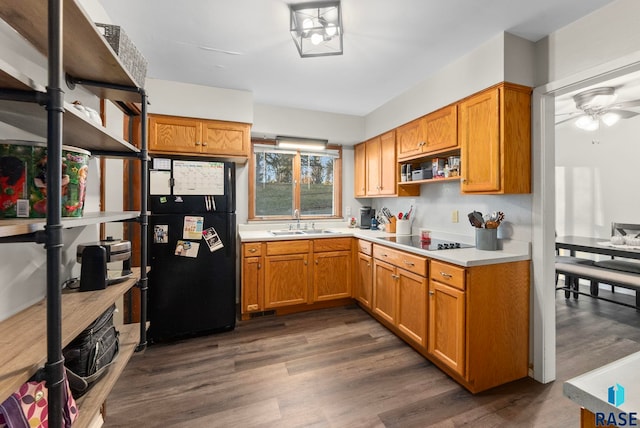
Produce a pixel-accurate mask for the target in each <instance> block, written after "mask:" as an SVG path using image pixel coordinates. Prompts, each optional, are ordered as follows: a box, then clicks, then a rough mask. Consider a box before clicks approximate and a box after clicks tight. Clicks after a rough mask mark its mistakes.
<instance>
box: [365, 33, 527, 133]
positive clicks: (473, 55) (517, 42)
mask: <svg viewBox="0 0 640 428" xmlns="http://www.w3.org/2000/svg"><path fill="white" fill-rule="evenodd" d="M534 48H535V46H534V44H533V43H531V42H529V41H527V40H524V39H521V38H519V37H517V36H514V35H512V34H508V33H501V34H498V35H496V36H495V37H494V38H493V39H491V40H489V41H487V42H486V43H484V44H482V45H481V46H479V47H478V48H476V49H474V50H473V51H471V52H469V53H468V54H467V55H465V56H463V57H461V58H459V59H457V60H455V61H454V62H452V63H451V64H449V65H447V66H446V67H444V68H442V69H441V70H439V71H438V72H436V73H434V74H433V75H431V76H425V80H424V81H422V82H421V83H420V84H418V85H416V86H414V87H412V88H410V89H409V90H407V91H406V92H404V93H402V94H400V95H398V96H397V97H395V98H393V99H392V100H390V101H389V102H387V103H385V104H384V105H382V106H380V107H379V108H377V109H376V110H374V111H373V112H371V113H370V114H368V115H367V116H366V122H365V137H366V138H371V137H374V136H376V135H379V134H381V133H383V132H385V131H388V130H389V129H393V128H395V127H396V126H399V125H402V124H404V123H407V122H409V121H411V120H413V119H415V118H417V117H420V116H422V115H424V114H426V113H430V112H432V111H434V110H437V109H438V108H440V107H444V106H446V105H448V104H451V103H453V102H456V101H458V100H460V99H462V98H465V97H467V96H469V95H471V94H473V93H475V92H478V91H481V90H483V89H485V88H487V87H489V86H491V85H494V84H496V83H499V82H502V81H504V80H507V81H509V82H512V83H519V84H522V85H527V86H533V84H534V79H533V74H534V72H533V67H531V65H532V64H533V62H534V53H535V51H534Z"/></svg>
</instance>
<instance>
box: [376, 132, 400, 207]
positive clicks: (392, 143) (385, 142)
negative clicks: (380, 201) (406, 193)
mask: <svg viewBox="0 0 640 428" xmlns="http://www.w3.org/2000/svg"><path fill="white" fill-rule="evenodd" d="M397 166H398V165H397V164H396V133H395V131H391V132H387V133H386V134H383V135H382V136H381V137H380V191H379V194H380V195H385V196H389V195H395V194H396V179H397V177H396V168H397Z"/></svg>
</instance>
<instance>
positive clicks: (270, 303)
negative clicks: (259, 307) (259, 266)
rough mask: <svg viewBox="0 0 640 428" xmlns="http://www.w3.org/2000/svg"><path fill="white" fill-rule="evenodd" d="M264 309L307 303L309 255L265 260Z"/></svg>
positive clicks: (290, 255)
mask: <svg viewBox="0 0 640 428" xmlns="http://www.w3.org/2000/svg"><path fill="white" fill-rule="evenodd" d="M264 273H265V280H264V297H265V302H264V303H265V304H264V306H265V308H266V309H272V308H277V307H279V306H289V305H299V304H302V303H307V300H308V297H309V294H308V293H309V282H308V278H309V255H308V254H306V253H305V254H288V255H282V256H267V257H266V259H265V270H264Z"/></svg>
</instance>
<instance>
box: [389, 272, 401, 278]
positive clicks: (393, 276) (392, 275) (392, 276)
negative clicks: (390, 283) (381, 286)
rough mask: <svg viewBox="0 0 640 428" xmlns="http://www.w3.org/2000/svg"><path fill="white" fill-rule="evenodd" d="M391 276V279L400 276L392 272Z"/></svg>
mask: <svg viewBox="0 0 640 428" xmlns="http://www.w3.org/2000/svg"><path fill="white" fill-rule="evenodd" d="M391 278H393V279H398V278H400V276H398V275H396V274H394V273H392V274H391Z"/></svg>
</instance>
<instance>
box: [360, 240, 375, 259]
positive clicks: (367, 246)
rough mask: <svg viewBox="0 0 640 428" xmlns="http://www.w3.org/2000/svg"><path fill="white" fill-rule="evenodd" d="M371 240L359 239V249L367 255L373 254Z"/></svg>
mask: <svg viewBox="0 0 640 428" xmlns="http://www.w3.org/2000/svg"><path fill="white" fill-rule="evenodd" d="M372 245H373V244H371V242H369V241H365V240H364V239H358V251H360V252H361V253H364V254H366V255H367V256H370V255H371V246H372Z"/></svg>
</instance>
